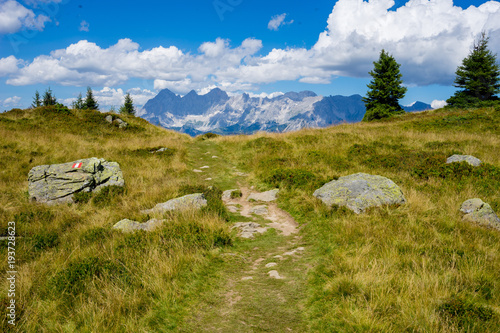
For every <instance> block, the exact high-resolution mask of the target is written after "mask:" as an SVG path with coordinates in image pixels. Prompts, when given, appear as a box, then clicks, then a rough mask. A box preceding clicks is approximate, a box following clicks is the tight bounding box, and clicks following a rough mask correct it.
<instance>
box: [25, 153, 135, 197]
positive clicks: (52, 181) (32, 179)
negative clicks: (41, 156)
mask: <svg viewBox="0 0 500 333" xmlns="http://www.w3.org/2000/svg"><path fill="white" fill-rule="evenodd" d="M110 185H116V186H124V185H125V181H124V179H123V174H122V171H121V169H120V165H119V164H118V163H116V162H107V161H106V160H104V159H102V158H95V157H92V158H88V159H82V160H79V161H74V162H69V163H63V164H53V165H40V166H36V167H34V168H32V169H31V170H30V172H29V173H28V192H29V196H30V198H31V200H34V201H37V202H42V203H55V202H71V201H73V194H74V193H77V192H82V191H83V192H91V191H99V190H100V189H101V188H102V187H105V186H110Z"/></svg>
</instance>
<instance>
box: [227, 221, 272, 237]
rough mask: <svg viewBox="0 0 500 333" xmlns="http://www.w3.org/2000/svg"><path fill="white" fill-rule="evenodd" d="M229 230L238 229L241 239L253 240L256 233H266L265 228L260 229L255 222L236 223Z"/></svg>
mask: <svg viewBox="0 0 500 333" xmlns="http://www.w3.org/2000/svg"><path fill="white" fill-rule="evenodd" d="M231 229H238V230H239V232H240V234H239V237H241V238H254V235H255V234H256V233H259V234H263V233H265V232H266V231H267V228H264V227H261V226H260V224H258V223H255V222H238V223H235V224H234V225H233V227H232V228H231Z"/></svg>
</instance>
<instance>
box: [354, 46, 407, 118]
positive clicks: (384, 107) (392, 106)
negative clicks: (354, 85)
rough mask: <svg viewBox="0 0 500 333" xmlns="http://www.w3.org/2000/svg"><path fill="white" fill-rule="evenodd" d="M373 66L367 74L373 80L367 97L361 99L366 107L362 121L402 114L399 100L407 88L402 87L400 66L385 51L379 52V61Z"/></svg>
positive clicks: (369, 85)
mask: <svg viewBox="0 0 500 333" xmlns="http://www.w3.org/2000/svg"><path fill="white" fill-rule="evenodd" d="M373 65H374V69H373V71H371V72H370V73H369V74H370V75H371V76H372V77H373V80H371V81H370V83H369V84H368V88H369V90H368V92H367V96H366V97H363V102H365V106H366V114H365V116H364V118H363V121H370V120H375V119H381V118H386V117H390V116H392V115H395V114H401V113H404V110H403V108H402V107H401V105H399V100H400V99H401V98H403V97H404V95H405V93H406V91H407V88H406V87H403V86H402V83H403V80H402V77H403V75H402V74H401V72H400V71H399V67H400V66H401V65H400V64H398V63H397V62H396V59H394V57H393V56H391V55H389V54H388V53H387V52H385V50H382V51H381V52H380V57H379V60H378V61H375V62H373Z"/></svg>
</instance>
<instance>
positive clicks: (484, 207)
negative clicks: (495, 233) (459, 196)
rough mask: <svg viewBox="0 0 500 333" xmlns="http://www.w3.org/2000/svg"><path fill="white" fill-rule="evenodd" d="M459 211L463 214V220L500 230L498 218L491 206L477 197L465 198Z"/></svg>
mask: <svg viewBox="0 0 500 333" xmlns="http://www.w3.org/2000/svg"><path fill="white" fill-rule="evenodd" d="M460 211H461V212H462V213H463V214H465V215H464V216H463V220H464V221H468V222H475V223H479V224H481V225H483V226H486V227H488V228H493V229H496V230H499V231H500V218H499V217H498V216H497V214H496V213H495V212H494V211H493V208H491V206H490V205H489V204H487V203H486V202H483V201H482V200H481V199H479V198H474V199H469V200H466V201H465V202H464V203H463V204H462V207H461V208H460Z"/></svg>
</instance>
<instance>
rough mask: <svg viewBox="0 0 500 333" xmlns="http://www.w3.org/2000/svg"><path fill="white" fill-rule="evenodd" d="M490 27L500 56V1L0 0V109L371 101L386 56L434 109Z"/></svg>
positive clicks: (412, 97)
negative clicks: (235, 97)
mask: <svg viewBox="0 0 500 333" xmlns="http://www.w3.org/2000/svg"><path fill="white" fill-rule="evenodd" d="M483 30H484V31H486V32H487V33H488V35H489V36H490V49H492V51H494V52H495V53H499V52H500V2H499V1H483V0H475V1H458V0H455V1H452V0H410V1H404V0H396V1H393V0H370V1H362V0H338V1H334V0H329V1H326V0H317V1H315V2H314V4H313V5H311V4H308V3H307V2H305V1H262V0H251V1H250V0H192V1H186V2H185V1H147V0H146V1H134V2H118V1H94V0H85V1H84V0H79V1H76V0H24V1H23V0H17V1H16V0H0V111H2V110H8V109H11V108H13V107H28V106H29V105H30V104H31V101H32V97H33V95H34V92H35V90H38V91H40V92H41V93H43V91H45V89H46V88H47V87H49V86H50V87H51V89H52V91H53V92H54V93H55V95H56V97H57V98H58V100H59V101H62V102H64V103H65V104H70V103H71V101H72V99H74V98H75V97H76V96H77V95H78V93H79V92H82V93H85V90H86V87H87V86H91V87H92V88H93V90H94V92H95V94H96V96H97V97H98V100H99V102H100V104H101V107H102V108H103V109H109V108H110V107H111V106H115V107H118V106H119V105H120V104H121V103H122V102H123V95H124V94H125V93H127V92H130V93H131V95H132V97H133V98H134V100H135V101H136V104H137V105H139V106H140V105H142V104H144V103H145V102H146V101H147V100H148V99H149V98H151V97H154V96H155V95H156V93H157V92H158V91H159V90H161V89H163V88H168V89H171V90H172V91H174V92H176V93H179V94H185V93H187V92H188V91H190V90H191V89H194V90H196V91H198V92H199V93H205V92H207V91H209V90H210V89H212V88H214V87H220V88H221V89H224V90H226V91H228V92H234V93H238V92H242V91H246V92H249V93H253V94H257V95H258V94H261V93H266V94H270V93H273V92H277V91H281V92H286V91H292V90H293V91H300V90H312V91H314V92H316V93H317V94H320V95H352V94H360V95H364V94H365V93H366V90H367V88H366V84H367V83H368V82H369V80H370V77H369V75H368V71H370V70H371V69H372V67H373V61H375V60H377V58H378V55H379V53H380V50H381V49H382V48H384V49H385V50H386V51H388V52H389V53H391V54H392V55H393V56H395V58H396V60H397V61H398V62H399V63H401V71H402V73H403V80H404V82H405V84H406V85H407V86H408V88H409V89H408V92H407V95H406V97H405V98H404V99H403V100H402V101H401V104H403V105H408V104H411V103H412V102H414V101H416V100H420V101H423V102H426V103H431V102H434V105H436V106H438V105H440V103H439V101H442V100H445V99H447V98H448V97H449V96H450V95H452V94H453V92H454V91H455V89H454V88H453V86H452V84H453V79H454V72H455V70H456V67H457V66H458V65H459V64H460V62H461V60H462V59H463V58H464V57H465V56H467V54H468V53H469V50H470V47H471V45H472V43H473V41H474V38H475V37H476V36H477V35H478V34H479V33H480V32H481V31H483Z"/></svg>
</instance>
